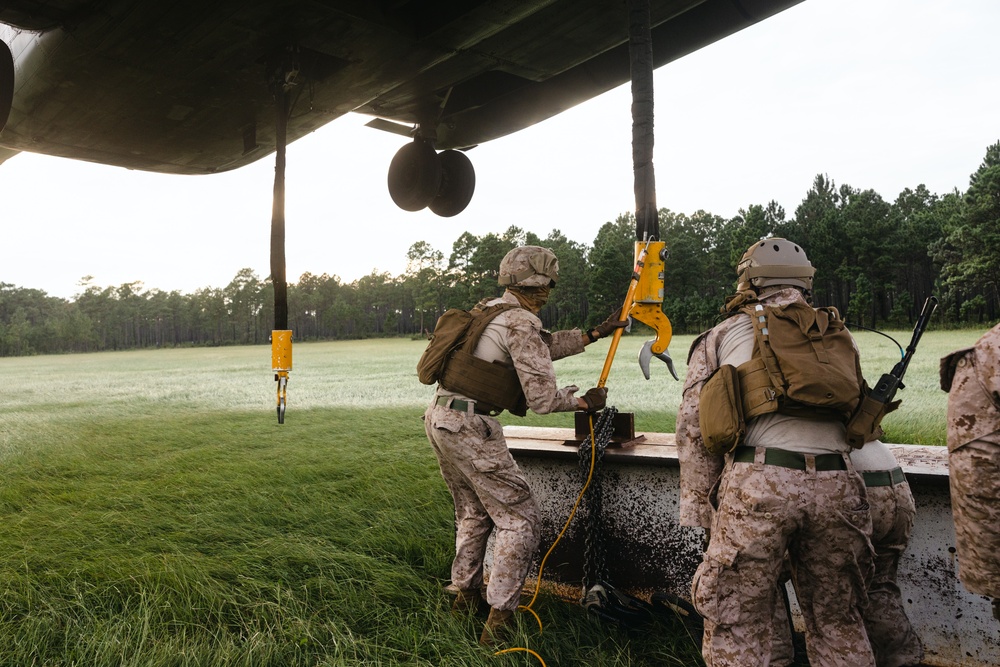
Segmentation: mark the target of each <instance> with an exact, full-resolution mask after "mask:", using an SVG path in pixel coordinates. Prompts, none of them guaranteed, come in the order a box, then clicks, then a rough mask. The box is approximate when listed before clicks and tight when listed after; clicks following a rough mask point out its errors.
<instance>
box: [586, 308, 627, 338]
mask: <svg viewBox="0 0 1000 667" xmlns="http://www.w3.org/2000/svg"><path fill="white" fill-rule="evenodd" d="M621 312H622V309H621V308H619V309H618V310H616V311H615V312H613V313H611V314H610V315H608V319H606V320H604V321H603V322H601V323H600V324H598V325H597V326H596V327H594V328H593V329H591V331H596V332H597V333H598V336H597V337H598V338H607V337H608V336H610V335H611V334H613V333H614V332H615V329H624V328H625V327H627V326H628V318H627V317H626V318H625V319H624V320H622V319H619V318H620V317H621Z"/></svg>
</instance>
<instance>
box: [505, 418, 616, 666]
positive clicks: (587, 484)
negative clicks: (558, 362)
mask: <svg viewBox="0 0 1000 667" xmlns="http://www.w3.org/2000/svg"><path fill="white" fill-rule="evenodd" d="M588 419H589V421H590V470H589V471H588V472H587V481H586V482H585V483H584V485H583V488H582V489H580V493H579V495H577V497H576V502H575V503H573V509H572V510H571V511H570V513H569V518H567V519H566V523H565V524H563V527H562V530H561V531H559V535H558V536H556V539H555V541H554V542H553V543H552V546H551V547H549V550H548V551H547V552H545V557H544V558H542V562H541V564H540V565H539V566H538V578H537V579H536V580H535V594H534V595H532V596H531V601H530V602H529V603H528V604H526V605H521V606H519V607H518V609H523V610H524V611H528V612H531V615H532V616H534V617H535V620H536V621H537V622H538V634H542V619H541V618H539V616H538V614H536V613H535V610H534V609H532V608H531V607H532V606H533V605H534V604H535V600H536V599H537V598H538V592H539V590H540V589H541V587H542V571H543V570H544V569H545V562H546V561H547V560H548V559H549V556H550V555H551V554H552V551H553V550H555V548H556V545H557V544H559V540H561V539H562V537H563V535H565V534H566V531H567V530H568V529H569V525H570V524H571V523H572V522H573V517H574V516H576V510H577V508H579V507H580V501H581V500H582V499H583V494H585V493H586V492H587V489H588V488H589V487H590V480H591V479H593V477H594V459H596V458H597V441H596V439H595V437H594V415H593V414H589V415H588ZM512 651H526V652H528V653H530V654H531V655H533V656H535V657H536V658H538V660H539V662H541V663H542V665H543V667H544V666H545V661H544V660H542V657H541V656H540V655H538V654H537V653H535V652H534V651H532V650H531V649H527V648H508V649H504V650H502V651H497V652H496V653H494V654H493V655H502V654H504V653H510V652H512Z"/></svg>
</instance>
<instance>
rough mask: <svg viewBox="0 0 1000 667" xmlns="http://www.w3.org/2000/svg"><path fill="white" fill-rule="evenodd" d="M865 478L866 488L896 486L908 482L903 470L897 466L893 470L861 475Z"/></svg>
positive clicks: (872, 471) (873, 471)
mask: <svg viewBox="0 0 1000 667" xmlns="http://www.w3.org/2000/svg"><path fill="white" fill-rule="evenodd" d="M861 476H862V477H864V478H865V486H895V485H897V484H902V483H903V482H905V481H906V476H905V475H903V469H902V468H900V467H899V466H896V467H895V468H893V469H892V470H870V471H868V472H863V473H861Z"/></svg>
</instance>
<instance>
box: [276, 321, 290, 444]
mask: <svg viewBox="0 0 1000 667" xmlns="http://www.w3.org/2000/svg"><path fill="white" fill-rule="evenodd" d="M271 370H273V371H274V379H275V381H276V382H277V383H278V423H279V424H284V423H285V406H286V404H287V398H288V372H289V371H290V370H292V332H291V331H288V330H285V329H282V330H277V329H276V330H274V331H272V332H271Z"/></svg>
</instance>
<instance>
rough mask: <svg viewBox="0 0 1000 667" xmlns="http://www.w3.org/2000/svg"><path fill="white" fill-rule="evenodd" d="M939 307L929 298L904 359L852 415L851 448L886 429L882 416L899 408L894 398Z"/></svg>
mask: <svg viewBox="0 0 1000 667" xmlns="http://www.w3.org/2000/svg"><path fill="white" fill-rule="evenodd" d="M937 304H938V300H937V298H936V297H933V296H929V297H927V300H926V301H924V307H923V308H922V309H921V310H920V317H918V318H917V323H916V325H915V326H914V327H913V337H912V338H911V339H910V344H909V345H908V346H907V347H906V352H905V353H904V354H903V358H902V360H901V361H900V362H899V363H897V364H896V365H895V366H893V368H892V371H890V372H888V373H886V374H884V375H883V376H882V377H880V378H879V379H878V382H877V383H876V384H875V387H874V388H873V389H870V390H869V392H868V395H867V396H865V397H863V398H862V400H861V404H860V405H859V406H858V409H857V410H856V411H855V413H854V414H853V415H852V416H851V419H850V421H848V423H847V442H848V443H849V444H850V445H851V447H853V448H855V449H858V448H859V447H862V446H863V445H864V444H865V443H866V442H868V441H869V440H871V439H872V438H878V437H881V434H882V429H881V428H880V426H879V425H880V424H881V423H882V417H884V416H885V415H886V414H887V413H889V412H892V411H893V410H895V409H896V408H897V407H899V403H898V401H897V402H895V403H893V399H894V398H895V397H896V392H897V391H899V390H900V389H902V388H903V375H905V374H906V367H907V366H909V365H910V359H912V358H913V354H914V353H915V352H916V351H917V343H919V342H920V337H921V336H922V335H923V333H924V329H926V328H927V322H928V321H929V320H930V319H931V314H932V313H933V312H934V309H935V308H937Z"/></svg>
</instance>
